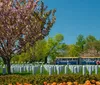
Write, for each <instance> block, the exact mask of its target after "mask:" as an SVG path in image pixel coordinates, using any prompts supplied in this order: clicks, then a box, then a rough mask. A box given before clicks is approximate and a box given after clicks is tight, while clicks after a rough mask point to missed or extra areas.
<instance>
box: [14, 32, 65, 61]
mask: <svg viewBox="0 0 100 85" xmlns="http://www.w3.org/2000/svg"><path fill="white" fill-rule="evenodd" d="M63 39H64V37H63V35H61V34H57V35H56V36H54V37H48V39H44V40H39V41H37V42H36V44H35V45H34V46H33V47H30V50H29V49H28V50H27V51H26V52H25V53H24V57H23V53H22V54H21V55H18V56H22V57H19V59H20V60H25V61H27V60H28V61H29V60H32V61H45V63H46V61H47V57H48V56H51V58H52V59H53V60H54V59H55V58H56V56H64V55H65V54H66V44H65V43H63ZM26 54H28V55H26ZM26 56H27V57H26ZM15 58H16V57H15ZM21 58H22V59H21ZM20 60H19V61H20Z"/></svg>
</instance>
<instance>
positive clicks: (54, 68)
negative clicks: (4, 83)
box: [2, 64, 100, 75]
mask: <svg viewBox="0 0 100 85" xmlns="http://www.w3.org/2000/svg"><path fill="white" fill-rule="evenodd" d="M99 67H100V66H98V65H83V66H82V65H43V66H42V65H32V64H30V65H29V64H26V65H12V66H11V72H12V73H17V72H19V73H23V72H31V73H32V74H36V72H37V71H38V70H40V74H43V72H44V70H46V71H47V72H48V73H49V75H52V74H53V73H56V72H57V74H60V73H61V72H62V71H63V72H64V74H68V73H69V70H70V71H71V73H79V72H80V71H82V74H83V75H85V74H86V72H87V71H88V73H89V74H90V75H91V74H92V72H93V71H95V74H98V68H99ZM2 73H3V74H5V73H6V66H4V67H2Z"/></svg>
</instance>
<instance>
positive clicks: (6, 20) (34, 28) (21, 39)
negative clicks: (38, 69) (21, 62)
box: [0, 0, 56, 74]
mask: <svg viewBox="0 0 100 85" xmlns="http://www.w3.org/2000/svg"><path fill="white" fill-rule="evenodd" d="M46 9H47V6H45V5H44V3H43V2H41V1H39V0H0V57H2V59H3V61H4V63H5V64H6V65H7V71H8V74H10V73H11V71H10V66H11V64H10V61H11V58H12V57H13V55H14V54H19V53H21V52H23V51H25V49H26V48H25V46H26V44H27V43H29V45H30V46H33V45H34V44H35V42H36V41H38V40H41V39H43V38H45V36H47V35H48V34H49V31H50V29H51V27H52V26H53V24H54V23H55V19H56V18H55V11H56V10H46Z"/></svg>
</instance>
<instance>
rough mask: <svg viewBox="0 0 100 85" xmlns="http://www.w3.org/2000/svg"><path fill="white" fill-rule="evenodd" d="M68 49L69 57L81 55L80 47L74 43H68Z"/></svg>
mask: <svg viewBox="0 0 100 85" xmlns="http://www.w3.org/2000/svg"><path fill="white" fill-rule="evenodd" d="M67 51H68V52H67V56H68V57H78V56H79V55H80V47H78V46H77V45H74V44H72V45H68V48H67Z"/></svg>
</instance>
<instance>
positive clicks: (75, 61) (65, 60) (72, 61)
mask: <svg viewBox="0 0 100 85" xmlns="http://www.w3.org/2000/svg"><path fill="white" fill-rule="evenodd" d="M55 63H56V64H57V65H97V64H100V57H56V60H55Z"/></svg>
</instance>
